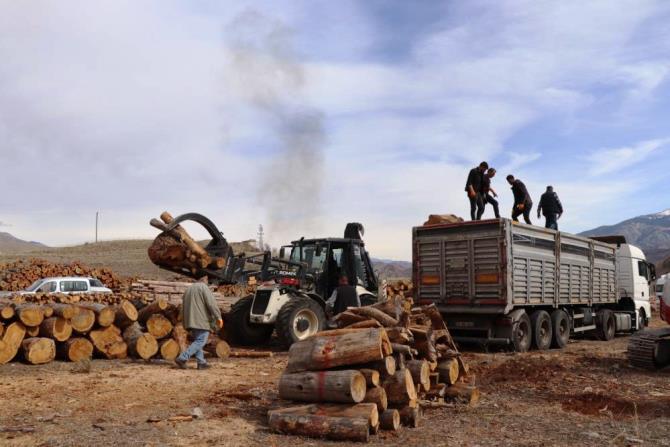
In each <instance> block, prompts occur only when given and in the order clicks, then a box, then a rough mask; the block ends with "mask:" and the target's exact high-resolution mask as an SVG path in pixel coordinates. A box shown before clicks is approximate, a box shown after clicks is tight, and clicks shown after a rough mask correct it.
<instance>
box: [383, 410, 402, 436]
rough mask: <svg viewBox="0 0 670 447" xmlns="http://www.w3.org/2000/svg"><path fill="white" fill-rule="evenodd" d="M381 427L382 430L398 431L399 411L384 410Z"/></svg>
mask: <svg viewBox="0 0 670 447" xmlns="http://www.w3.org/2000/svg"><path fill="white" fill-rule="evenodd" d="M379 426H380V428H381V429H382V430H391V431H398V429H399V428H400V413H399V412H398V410H395V409H388V410H384V411H383V412H382V413H381V414H380V415H379Z"/></svg>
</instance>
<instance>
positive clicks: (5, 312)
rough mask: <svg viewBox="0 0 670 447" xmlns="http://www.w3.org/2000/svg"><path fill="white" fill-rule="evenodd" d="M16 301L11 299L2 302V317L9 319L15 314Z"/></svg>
mask: <svg viewBox="0 0 670 447" xmlns="http://www.w3.org/2000/svg"><path fill="white" fill-rule="evenodd" d="M15 313H16V312H15V310H14V303H12V302H10V301H3V302H0V318H2V319H4V320H9V319H10V318H12V317H13V316H14V314H15Z"/></svg>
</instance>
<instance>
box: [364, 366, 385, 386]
mask: <svg viewBox="0 0 670 447" xmlns="http://www.w3.org/2000/svg"><path fill="white" fill-rule="evenodd" d="M359 371H360V372H361V374H363V376H364V377H365V383H366V384H367V385H368V387H373V386H379V385H381V379H380V378H379V371H377V370H375V369H369V368H363V369H359Z"/></svg>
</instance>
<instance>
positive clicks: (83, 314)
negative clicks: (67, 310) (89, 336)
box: [70, 307, 95, 334]
mask: <svg viewBox="0 0 670 447" xmlns="http://www.w3.org/2000/svg"><path fill="white" fill-rule="evenodd" d="M70 324H71V325H72V329H73V330H74V331H75V332H78V333H80V334H85V333H87V332H88V331H90V330H91V329H92V328H93V325H94V324H95V312H93V311H92V310H90V309H85V308H83V307H80V308H79V312H77V315H75V316H74V317H72V319H71V320H70Z"/></svg>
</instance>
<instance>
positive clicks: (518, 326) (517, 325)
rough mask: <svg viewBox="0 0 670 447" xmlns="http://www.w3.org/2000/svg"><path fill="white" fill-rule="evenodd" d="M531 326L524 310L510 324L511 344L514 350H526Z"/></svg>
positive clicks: (528, 346)
mask: <svg viewBox="0 0 670 447" xmlns="http://www.w3.org/2000/svg"><path fill="white" fill-rule="evenodd" d="M531 334H532V327H531V324H530V318H528V314H527V313H526V312H524V313H522V314H521V316H520V317H519V319H518V320H517V321H515V322H514V324H513V326H512V345H513V346H514V350H515V351H516V352H526V351H528V349H529V348H530V342H531V338H532V337H531Z"/></svg>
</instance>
